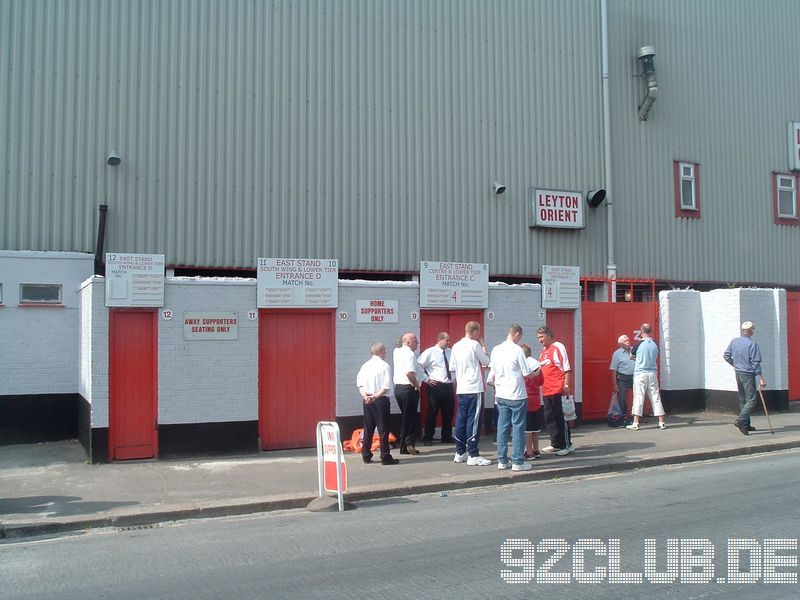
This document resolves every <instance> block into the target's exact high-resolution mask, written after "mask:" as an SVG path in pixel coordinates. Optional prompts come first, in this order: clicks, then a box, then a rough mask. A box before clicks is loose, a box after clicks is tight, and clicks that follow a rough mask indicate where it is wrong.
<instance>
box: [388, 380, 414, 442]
mask: <svg viewBox="0 0 800 600" xmlns="http://www.w3.org/2000/svg"><path fill="white" fill-rule="evenodd" d="M394 397H395V398H396V399H397V405H398V406H399V407H400V412H401V413H402V415H403V416H402V419H401V421H400V451H401V452H402V451H403V450H405V448H406V446H407V445H408V444H411V445H412V446H413V445H415V444H416V443H417V436H418V433H419V390H415V389H414V386H413V385H403V384H399V385H396V386H394Z"/></svg>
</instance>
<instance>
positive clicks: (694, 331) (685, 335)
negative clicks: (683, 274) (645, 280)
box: [658, 290, 705, 390]
mask: <svg viewBox="0 0 800 600" xmlns="http://www.w3.org/2000/svg"><path fill="white" fill-rule="evenodd" d="M658 299H659V307H660V323H659V328H660V329H659V332H660V333H659V345H660V348H659V355H660V360H661V377H660V384H661V389H664V390H695V389H701V388H702V387H703V357H704V355H705V350H704V343H703V335H702V331H703V311H702V306H701V294H700V292H697V291H694V290H677V291H671V292H661V293H660V294H659V298H658Z"/></svg>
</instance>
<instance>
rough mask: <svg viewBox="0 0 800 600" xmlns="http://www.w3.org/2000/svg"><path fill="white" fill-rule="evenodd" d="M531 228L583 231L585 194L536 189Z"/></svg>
mask: <svg viewBox="0 0 800 600" xmlns="http://www.w3.org/2000/svg"><path fill="white" fill-rule="evenodd" d="M531 205H532V208H533V216H532V218H531V227H557V228H559V229H583V227H584V225H583V216H584V210H583V193H582V192H568V191H564V190H543V189H534V190H533V193H532V197H531Z"/></svg>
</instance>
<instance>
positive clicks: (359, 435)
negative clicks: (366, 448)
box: [342, 429, 397, 454]
mask: <svg viewBox="0 0 800 600" xmlns="http://www.w3.org/2000/svg"><path fill="white" fill-rule="evenodd" d="M396 441H397V437H396V436H395V435H394V434H393V433H392V432H389V443H390V444H394V443H395V442H396ZM363 444H364V430H363V429H355V430H353V435H351V436H350V439H349V440H345V442H344V443H343V444H342V448H344V451H345V452H358V453H359V454H360V453H361V448H362V447H363ZM380 447H381V438H380V436H379V435H378V434H377V433H376V434H374V435H373V436H372V446H371V447H370V449H371V450H372V452H375V451H376V450H379V449H380Z"/></svg>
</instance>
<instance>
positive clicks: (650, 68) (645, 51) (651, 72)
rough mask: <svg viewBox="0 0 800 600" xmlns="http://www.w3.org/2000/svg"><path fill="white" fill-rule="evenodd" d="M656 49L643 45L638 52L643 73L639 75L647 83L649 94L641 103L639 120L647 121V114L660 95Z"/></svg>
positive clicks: (637, 56)
mask: <svg viewBox="0 0 800 600" xmlns="http://www.w3.org/2000/svg"><path fill="white" fill-rule="evenodd" d="M655 56H656V49H655V48H654V47H653V46H643V47H641V48H639V51H638V52H637V53H636V59H637V60H638V61H639V62H640V63H641V64H642V73H641V75H639V77H641V78H642V79H644V81H645V83H646V84H647V95H646V96H645V97H644V100H642V103H641V104H639V120H640V121H646V120H647V114H648V113H649V112H650V109H651V108H652V107H653V104H655V102H656V96H657V95H658V81H656V65H655V62H654V61H653V59H654V58H655Z"/></svg>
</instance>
